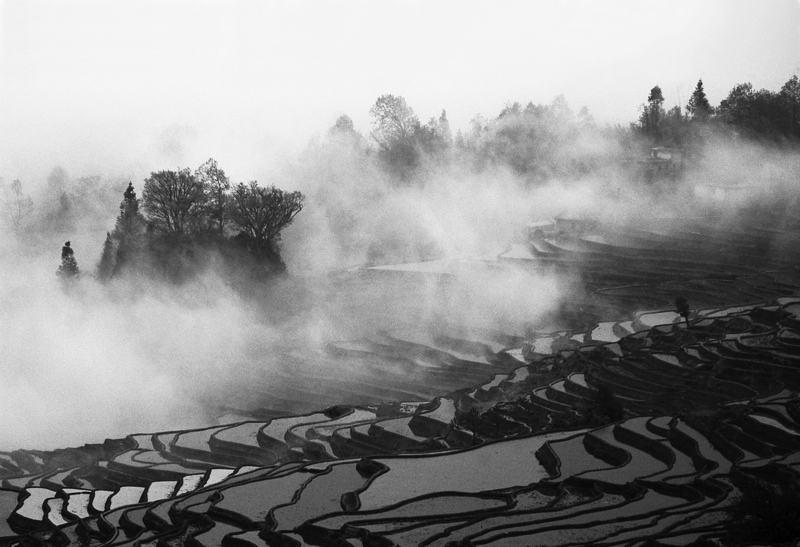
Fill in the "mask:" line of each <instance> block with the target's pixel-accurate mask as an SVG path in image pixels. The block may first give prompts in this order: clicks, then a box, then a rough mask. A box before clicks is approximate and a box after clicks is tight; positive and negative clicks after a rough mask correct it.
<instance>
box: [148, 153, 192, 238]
mask: <svg viewBox="0 0 800 547" xmlns="http://www.w3.org/2000/svg"><path fill="white" fill-rule="evenodd" d="M206 197H207V196H206V195H205V193H204V192H203V184H202V183H201V182H200V181H199V180H197V178H196V177H195V176H194V175H193V174H192V173H191V171H189V169H181V170H180V171H158V172H154V173H150V176H149V177H148V178H146V179H145V181H144V189H143V190H142V205H143V206H144V210H145V212H146V213H147V216H148V218H149V220H150V222H151V223H152V225H153V227H154V228H155V229H156V230H158V231H160V232H165V233H176V234H183V233H187V232H191V231H193V230H192V228H193V226H192V224H193V223H192V220H193V218H194V217H197V216H200V215H201V213H202V209H203V208H204V206H205V200H206Z"/></svg>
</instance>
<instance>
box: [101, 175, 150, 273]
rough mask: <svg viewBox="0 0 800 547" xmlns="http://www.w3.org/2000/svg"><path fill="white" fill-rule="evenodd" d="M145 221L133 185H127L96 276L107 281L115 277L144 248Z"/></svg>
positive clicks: (130, 183) (104, 246)
mask: <svg viewBox="0 0 800 547" xmlns="http://www.w3.org/2000/svg"><path fill="white" fill-rule="evenodd" d="M146 228H147V221H146V220H145V218H144V216H142V214H141V213H140V212H139V200H138V199H137V197H136V191H135V190H134V189H133V183H132V182H129V183H128V188H127V189H126V190H125V192H124V194H123V197H122V202H121V203H120V204H119V216H118V217H117V222H116V224H115V225H114V231H113V232H111V233H110V234H108V235H107V237H106V242H105V244H104V245H103V255H102V256H101V258H100V264H99V265H98V275H99V276H100V278H101V279H108V278H110V277H111V276H113V275H116V274H117V273H119V272H120V270H121V269H122V268H123V267H124V266H125V264H127V263H128V262H129V261H130V260H131V258H132V257H133V256H134V255H135V254H136V253H137V252H139V251H140V250H141V249H142V248H143V246H144V234H145V231H146Z"/></svg>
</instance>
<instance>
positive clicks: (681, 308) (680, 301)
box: [675, 296, 690, 328]
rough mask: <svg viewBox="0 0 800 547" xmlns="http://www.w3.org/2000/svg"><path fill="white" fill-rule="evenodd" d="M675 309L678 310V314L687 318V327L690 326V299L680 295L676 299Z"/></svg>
mask: <svg viewBox="0 0 800 547" xmlns="http://www.w3.org/2000/svg"><path fill="white" fill-rule="evenodd" d="M675 311H677V312H678V315H680V316H681V317H683V318H684V319H685V320H686V327H687V328H688V327H689V313H690V310H689V301H688V300H686V298H685V297H683V296H679V297H678V298H676V299H675Z"/></svg>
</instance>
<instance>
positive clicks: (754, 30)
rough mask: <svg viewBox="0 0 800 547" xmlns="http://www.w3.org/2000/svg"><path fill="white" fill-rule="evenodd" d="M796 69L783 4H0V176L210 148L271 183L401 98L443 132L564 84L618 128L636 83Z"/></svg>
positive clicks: (161, 164)
mask: <svg viewBox="0 0 800 547" xmlns="http://www.w3.org/2000/svg"><path fill="white" fill-rule="evenodd" d="M798 72H800V3H798V2H797V1H796V0H772V1H769V2H763V1H754V0H738V1H735V2H733V1H729V0H708V1H703V2H696V1H689V0H682V1H679V2H671V3H669V4H664V3H662V2H655V1H646V2H642V1H632V0H607V1H603V2H594V1H586V0H569V1H563V2H554V1H547V0H540V1H537V2H519V1H514V2H491V3H490V2H484V1H470V2H454V1H442V2H434V3H431V2H421V1H405V2H404V1H391V2H379V3H376V2H365V1H360V2H349V3H322V2H313V1H302V2H286V3H273V2H255V1H249V0H241V1H235V2H221V1H202V2H197V1H192V2H186V1H173V2H162V1H158V2H154V1H145V2H133V1H116V2H100V1H75V2H69V3H60V2H51V1H46V0H34V1H25V2H22V1H15V0H3V1H2V3H0V130H1V131H2V132H3V134H4V135H6V138H4V139H3V140H2V141H1V142H0V176H2V177H3V178H4V179H5V180H6V181H11V180H14V179H17V178H19V179H21V180H23V182H24V183H26V184H28V185H30V186H36V185H39V184H41V182H42V181H43V180H44V178H45V177H46V176H47V174H48V173H49V171H50V170H51V169H52V168H53V167H55V166H57V165H60V166H62V167H64V168H65V169H66V170H67V172H68V173H70V174H71V175H73V176H84V175H94V174H103V175H109V176H114V175H118V176H122V177H126V178H131V179H132V180H134V181H135V182H136V181H139V180H141V179H142V178H143V177H145V176H147V174H148V173H149V172H150V171H153V170H158V169H174V168H177V167H182V166H187V165H188V166H193V165H199V164H200V163H201V162H203V161H205V160H206V159H207V158H208V157H214V158H216V159H217V160H218V161H219V162H220V164H221V165H223V166H225V168H226V169H227V171H228V173H229V175H230V176H231V177H232V178H233V179H234V180H236V181H240V180H241V181H247V180H253V179H258V180H263V181H265V182H269V181H267V180H266V179H268V178H270V177H273V178H274V177H277V176H278V174H279V173H280V172H281V169H282V164H284V163H286V162H293V161H296V160H297V157H298V155H299V153H300V152H301V151H302V150H303V149H304V148H305V147H306V145H307V143H308V142H309V141H310V140H311V139H312V138H313V137H314V136H315V135H319V134H324V132H325V131H326V130H327V128H329V127H330V126H331V125H333V122H334V121H335V120H336V118H337V117H338V116H340V115H342V114H347V115H349V116H350V117H351V118H352V119H353V121H354V123H355V126H356V129H357V130H359V131H360V132H362V133H363V134H365V135H367V134H368V133H369V130H370V122H371V119H370V116H369V109H370V107H371V106H372V105H373V104H374V102H375V100H376V99H377V97H379V96H380V95H382V94H385V93H391V94H395V95H402V96H403V97H405V98H406V100H407V102H408V104H409V105H410V106H411V107H412V108H414V110H415V111H416V113H417V115H418V116H419V118H420V120H421V121H423V123H424V122H426V121H427V120H428V119H429V118H431V117H434V116H436V117H438V116H439V114H440V113H441V111H442V110H447V114H448V118H449V119H450V122H451V126H452V127H453V131H454V132H455V131H457V130H459V129H461V130H467V129H468V127H469V122H470V120H472V119H473V118H474V117H475V116H476V115H482V116H485V117H488V118H492V117H494V116H496V115H497V114H498V113H499V111H500V110H501V109H502V108H503V106H505V105H506V104H507V103H510V102H514V101H519V102H521V103H523V104H525V103H527V102H529V101H532V102H534V103H540V104H548V103H550V102H551V101H552V100H553V99H554V98H555V97H556V96H558V95H561V94H563V95H564V96H565V98H566V100H567V101H568V103H569V104H570V106H571V107H572V109H573V110H574V111H576V112H577V111H578V110H579V109H580V108H581V107H583V106H586V107H588V109H589V111H590V113H591V114H592V115H593V116H594V118H595V119H596V121H597V122H598V123H601V124H606V123H608V124H618V123H619V124H623V125H627V124H628V123H630V122H632V121H635V120H636V118H637V117H638V108H639V106H640V105H641V104H642V103H644V102H645V100H646V97H647V94H648V92H649V90H650V88H652V87H653V86H654V85H659V86H660V87H661V88H662V90H663V92H664V95H665V98H666V101H665V106H666V107H667V108H669V107H671V106H673V105H676V104H677V105H681V106H685V104H686V102H687V101H688V98H689V96H690V94H691V92H692V90H693V89H694V86H695V84H696V83H697V81H698V79H700V78H702V79H703V81H704V84H705V89H706V93H707V94H708V97H709V100H710V101H711V103H712V104H718V103H719V101H720V100H721V99H723V98H724V97H725V96H726V95H727V93H728V92H729V91H730V89H731V88H732V87H733V86H734V85H736V84H738V83H743V82H746V81H749V82H751V83H752V84H753V86H754V87H755V88H756V89H759V88H766V89H772V90H777V89H779V88H780V86H781V85H782V84H783V83H784V82H785V81H787V80H788V79H789V78H790V77H791V76H792V75H793V74H796V73H798Z"/></svg>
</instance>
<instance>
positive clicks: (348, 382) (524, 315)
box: [206, 261, 557, 421]
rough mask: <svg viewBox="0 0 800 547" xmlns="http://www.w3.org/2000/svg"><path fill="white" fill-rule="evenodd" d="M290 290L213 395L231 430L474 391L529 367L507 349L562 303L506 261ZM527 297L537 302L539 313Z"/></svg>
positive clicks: (342, 278) (346, 275) (343, 275)
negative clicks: (263, 418) (245, 419)
mask: <svg viewBox="0 0 800 547" xmlns="http://www.w3.org/2000/svg"><path fill="white" fill-rule="evenodd" d="M285 283H286V284H287V285H290V286H291V287H290V289H288V290H279V291H276V292H277V293H278V294H274V295H270V300H271V301H272V303H271V304H270V305H271V306H275V307H276V308H278V309H280V310H281V317H280V318H279V319H277V320H275V321H274V324H270V325H269V326H268V327H265V330H266V331H268V332H269V335H268V336H265V338H264V339H263V340H251V341H250V343H249V344H248V350H247V352H246V355H245V356H244V358H243V359H240V360H238V361H232V362H231V363H229V365H228V367H227V368H229V369H230V370H231V373H230V374H228V375H226V377H222V378H219V382H218V383H217V384H215V386H214V390H213V391H212V392H209V393H207V394H206V397H207V399H206V404H207V405H209V411H210V412H212V413H213V412H217V413H218V414H220V413H221V414H225V413H226V412H227V413H228V414H226V415H225V416H221V419H222V420H223V421H227V420H238V419H240V418H241V415H244V416H246V415H247V413H249V412H255V413H256V415H259V414H263V413H269V412H275V413H283V412H290V413H301V412H309V411H312V410H319V409H321V408H324V407H326V406H331V405H337V404H349V405H370V404H378V403H381V402H401V401H402V402H407V401H427V400H430V399H432V398H433V397H435V396H437V395H441V394H443V393H447V392H450V391H452V390H455V389H459V388H465V387H468V386H471V385H474V384H476V383H479V382H482V381H483V380H486V379H490V378H491V377H492V376H493V375H494V374H495V372H501V371H505V370H511V369H512V368H513V366H512V365H515V366H521V365H522V364H524V363H522V362H520V361H517V360H516V359H514V358H513V357H511V356H509V355H504V354H502V353H499V352H502V350H504V349H510V348H519V347H520V345H521V343H522V340H523V337H524V335H525V331H526V329H528V330H529V329H530V328H531V324H532V323H531V319H532V318H535V317H536V316H537V315H538V314H537V311H538V309H541V310H542V311H544V310H546V309H547V308H548V307H549V306H550V305H551V302H552V301H554V300H555V298H556V296H557V294H556V292H555V286H554V285H553V284H552V283H549V282H545V281H543V280H542V279H541V278H539V277H538V276H534V275H533V274H530V273H525V272H523V271H521V270H519V269H517V268H512V267H510V266H507V265H502V264H498V263H485V264H480V263H472V264H466V265H465V264H464V263H461V262H456V261H452V262H451V261H431V262H427V263H420V264H414V265H409V264H405V265H400V266H399V267H380V268H369V269H367V268H364V269H354V270H349V271H341V272H336V273H333V274H330V275H328V276H325V277H322V278H303V279H290V280H287V281H286V282H285ZM504 284H505V285H504ZM517 291H519V293H521V294H522V295H523V296H518V295H516V294H515V293H516V292H517ZM526 294H527V295H534V294H535V295H540V296H537V297H538V298H539V299H540V300H539V306H540V308H538V309H537V308H536V307H533V308H531V306H532V305H534V306H535V304H536V303H535V302H531V300H530V299H529V298H525V296H524V295H526ZM275 301H277V302H275ZM265 313H267V314H270V313H271V312H270V310H266V312H265ZM500 356H502V357H500ZM237 411H238V412H237Z"/></svg>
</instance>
